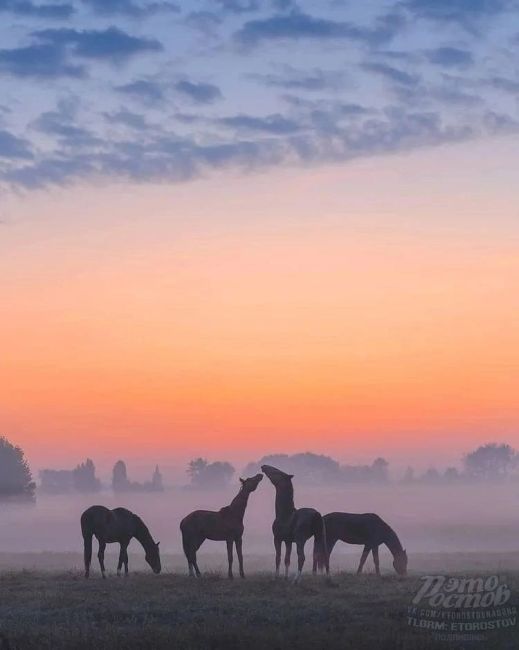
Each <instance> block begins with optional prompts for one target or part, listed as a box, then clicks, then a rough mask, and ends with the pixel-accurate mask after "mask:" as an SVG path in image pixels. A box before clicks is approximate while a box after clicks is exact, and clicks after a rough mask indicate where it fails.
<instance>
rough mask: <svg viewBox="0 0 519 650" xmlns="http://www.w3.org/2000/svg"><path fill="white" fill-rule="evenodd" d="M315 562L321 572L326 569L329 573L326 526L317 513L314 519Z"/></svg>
mask: <svg viewBox="0 0 519 650" xmlns="http://www.w3.org/2000/svg"><path fill="white" fill-rule="evenodd" d="M314 562H315V563H316V565H317V568H318V569H319V571H324V569H326V573H328V572H329V566H328V546H327V543H326V526H325V524H324V519H323V517H322V515H321V514H320V513H319V512H316V513H315V517H314Z"/></svg>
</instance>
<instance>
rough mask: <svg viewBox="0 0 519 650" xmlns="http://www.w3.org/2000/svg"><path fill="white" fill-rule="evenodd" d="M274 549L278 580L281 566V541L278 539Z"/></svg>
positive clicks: (275, 538) (275, 541) (275, 540)
mask: <svg viewBox="0 0 519 650" xmlns="http://www.w3.org/2000/svg"><path fill="white" fill-rule="evenodd" d="M274 548H275V549H276V578H278V577H279V565H280V564H281V540H280V539H279V538H278V537H274Z"/></svg>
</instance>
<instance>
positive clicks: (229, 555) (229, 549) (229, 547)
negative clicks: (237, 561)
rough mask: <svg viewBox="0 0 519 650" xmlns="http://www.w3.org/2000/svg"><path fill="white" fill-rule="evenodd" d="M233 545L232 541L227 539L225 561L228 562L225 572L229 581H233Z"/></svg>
mask: <svg viewBox="0 0 519 650" xmlns="http://www.w3.org/2000/svg"><path fill="white" fill-rule="evenodd" d="M233 543H234V540H232V539H228V540H227V561H228V562H229V570H228V572H227V575H228V576H229V579H230V580H232V579H233V577H234V576H233V574H232V545H233Z"/></svg>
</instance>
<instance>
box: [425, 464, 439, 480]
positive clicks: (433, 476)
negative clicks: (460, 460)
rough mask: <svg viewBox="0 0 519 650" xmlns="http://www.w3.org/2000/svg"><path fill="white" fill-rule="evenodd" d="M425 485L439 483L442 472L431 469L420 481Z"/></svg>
mask: <svg viewBox="0 0 519 650" xmlns="http://www.w3.org/2000/svg"><path fill="white" fill-rule="evenodd" d="M420 480H421V481H422V482H423V483H439V482H440V472H439V471H438V470H437V469H436V468H434V467H430V468H429V469H428V470H427V471H426V472H425V474H424V475H423V476H422V477H421V479H420Z"/></svg>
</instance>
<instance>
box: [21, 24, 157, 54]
mask: <svg viewBox="0 0 519 650" xmlns="http://www.w3.org/2000/svg"><path fill="white" fill-rule="evenodd" d="M33 36H34V37H35V38H37V39H39V40H41V41H45V42H47V43H49V44H51V45H53V46H55V47H59V46H62V47H63V46H69V47H71V48H72V52H73V54H75V55H76V56H78V57H81V58H85V59H108V60H113V61H117V60H123V59H127V58H129V57H132V56H134V55H136V54H142V53H144V52H160V51H161V50H162V49H163V47H162V45H161V44H160V43H159V41H157V40H156V39H151V38H142V37H139V36H132V35H131V34H128V33H127V32H124V31H122V30H121V29H119V28H117V27H109V28H108V29H104V30H84V31H79V30H76V29H66V28H61V29H44V30H40V31H37V32H33Z"/></svg>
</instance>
